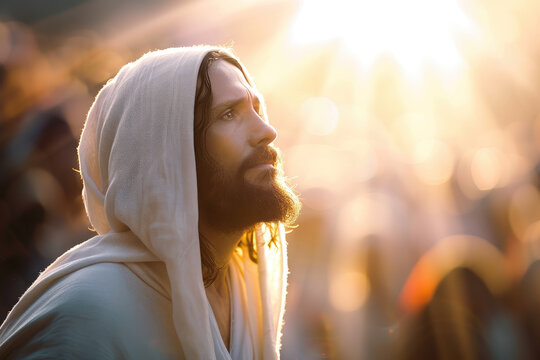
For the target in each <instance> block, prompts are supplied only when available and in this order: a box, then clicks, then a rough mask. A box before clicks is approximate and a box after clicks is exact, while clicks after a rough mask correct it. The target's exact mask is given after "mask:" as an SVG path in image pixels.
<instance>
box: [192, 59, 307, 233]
mask: <svg viewBox="0 0 540 360" xmlns="http://www.w3.org/2000/svg"><path fill="white" fill-rule="evenodd" d="M208 75H209V78H210V83H211V87H212V102H211V110H210V119H209V120H210V125H209V128H208V130H207V133H206V150H207V152H208V156H209V159H197V160H198V180H199V181H198V183H199V192H200V197H199V198H200V204H199V205H200V207H201V216H203V217H204V218H206V219H205V220H207V221H208V222H209V223H211V224H212V225H213V226H216V227H218V228H221V229H222V230H241V229H245V228H247V227H249V226H252V225H254V224H256V223H258V222H263V221H284V220H286V219H288V218H289V217H290V215H291V212H294V211H295V209H296V207H295V206H296V201H297V199H296V197H295V195H294V194H293V193H292V192H291V191H290V189H288V187H287V186H286V185H285V184H284V183H283V181H282V176H281V169H280V167H279V162H278V153H277V151H276V149H275V148H274V147H272V146H271V145H270V144H271V143H272V142H273V141H274V140H275V138H276V137H277V133H276V130H275V129H274V128H273V127H272V126H271V125H270V124H268V122H266V120H265V119H264V118H263V116H262V104H261V100H260V95H258V94H257V92H256V90H255V89H254V88H253V87H252V86H251V85H249V83H248V82H247V80H246V79H245V77H244V75H243V74H242V72H241V71H240V70H239V69H238V68H237V67H235V66H234V65H232V64H230V63H228V62H226V61H224V60H218V61H216V62H214V63H213V64H211V66H210V68H209V70H208Z"/></svg>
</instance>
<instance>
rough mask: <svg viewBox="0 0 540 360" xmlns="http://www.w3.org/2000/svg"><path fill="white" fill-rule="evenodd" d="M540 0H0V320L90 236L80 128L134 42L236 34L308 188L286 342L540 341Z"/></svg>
mask: <svg viewBox="0 0 540 360" xmlns="http://www.w3.org/2000/svg"><path fill="white" fill-rule="evenodd" d="M539 17H540V2H538V1H535V0H514V1H504V0H489V1H488V0H461V1H457V0H438V1H434V0H432V1H428V0H409V1H398V0H378V1H374V0H373V1H363V0H358V1H346V0H336V1H316V0H311V1H310V0H305V1H292V0H290V1H289V0H229V1H218V0H201V1H195V0H183V1H173V0H154V1H143V0H115V1H109V0H50V1H39V0H26V1H18V0H2V2H1V3H0V170H1V171H0V237H1V238H0V294H1V296H0V318H3V317H5V315H6V314H7V312H8V311H9V309H10V308H11V306H12V305H13V304H14V303H15V302H16V301H17V298H18V297H19V296H20V295H21V294H22V293H23V291H24V290H25V289H26V288H27V287H28V286H29V285H30V284H31V282H32V281H33V280H34V279H35V277H36V276H37V274H38V273H39V271H41V270H43V269H44V268H45V266H46V265H48V264H49V263H50V262H51V261H52V260H53V259H55V258H56V257H57V256H58V255H60V254H61V253H62V252H63V251H65V250H66V249H68V248H70V247H71V246H73V245H75V244H77V243H79V242H81V241H84V240H85V239H87V238H89V237H90V236H92V234H93V233H92V232H90V231H89V230H88V227H89V223H88V221H87V218H86V215H85V214H84V209H83V206H82V201H81V199H80V190H81V184H80V180H79V176H78V174H77V172H76V171H75V170H76V169H77V159H76V146H77V142H78V137H79V135H80V132H81V129H82V126H83V122H84V119H85V115H86V113H87V111H88V109H89V107H90V105H91V103H92V101H93V98H94V96H95V95H96V94H97V91H98V90H99V89H100V88H101V87H102V86H103V85H104V84H105V82H106V81H107V80H108V79H109V78H111V77H112V76H114V75H115V74H116V72H117V71H118V70H119V68H120V67H121V66H122V65H123V64H125V63H127V62H129V61H132V60H134V59H136V58H138V57H139V56H141V55H142V54H144V53H145V52H147V51H149V50H153V49H158V48H165V47H170V46H185V45H194V44H202V43H209V44H217V45H232V46H233V48H234V51H235V53H236V54H237V55H238V56H239V57H240V58H241V59H242V60H243V62H244V64H245V65H246V66H247V68H248V69H249V71H250V72H251V74H252V76H253V77H254V79H255V82H256V84H257V86H258V88H259V90H260V91H261V92H262V93H263V94H264V95H265V97H266V101H267V106H268V112H269V117H270V121H271V122H272V124H273V125H274V126H275V127H276V128H277V129H278V132H279V137H278V140H277V145H278V146H279V147H280V148H281V149H282V151H283V154H284V160H285V167H286V172H287V174H288V176H289V177H290V178H291V180H292V182H293V183H295V184H297V187H296V189H297V190H298V192H299V193H300V194H301V197H302V201H303V204H304V206H303V211H302V214H301V217H300V219H299V220H298V228H297V229H296V230H294V231H293V232H292V233H291V234H290V235H289V237H288V239H289V257H290V259H289V262H290V271H291V273H290V286H289V289H288V302H287V308H286V318H285V320H286V324H285V329H284V336H283V347H282V358H284V359H327V358H331V359H386V358H391V359H396V358H398V359H419V358H426V359H437V358H440V359H458V358H459V359H510V358H513V359H517V358H520V359H528V358H530V359H536V358H540V348H539V346H540V345H539V344H540V341H539V340H540V279H539V276H540V267H539V266H540V265H539V260H538V259H539V258H540V246H539V242H540V192H539V189H540V166H538V164H539V161H540V27H539V26H538V18H539Z"/></svg>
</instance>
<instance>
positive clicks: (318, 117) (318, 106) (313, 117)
mask: <svg viewBox="0 0 540 360" xmlns="http://www.w3.org/2000/svg"><path fill="white" fill-rule="evenodd" d="M301 111H302V115H303V116H302V118H303V123H304V127H305V129H306V131H307V132H309V133H311V134H313V135H319V136H324V135H328V134H330V133H331V132H332V131H334V129H335V128H336V126H337V123H338V118H339V112H338V109H337V107H336V105H335V104H334V103H333V102H332V100H330V99H328V98H325V97H311V98H309V99H307V100H306V101H304V103H303V104H302V109H301Z"/></svg>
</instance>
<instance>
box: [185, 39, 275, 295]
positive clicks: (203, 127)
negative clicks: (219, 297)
mask: <svg viewBox="0 0 540 360" xmlns="http://www.w3.org/2000/svg"><path fill="white" fill-rule="evenodd" d="M217 60H224V61H226V62H228V63H229V64H231V65H233V66H235V67H237V68H238V69H240V71H241V72H242V74H243V75H244V78H245V79H246V81H247V82H248V84H250V85H253V84H252V83H251V81H250V79H249V77H248V76H247V75H246V73H245V72H244V69H243V68H242V65H241V64H240V62H239V61H238V60H237V59H236V58H234V57H233V56H231V54H230V53H229V52H228V51H221V50H213V51H210V52H209V53H208V54H206V56H205V57H204V58H203V60H202V63H201V66H200V68H199V73H198V76H197V91H196V94H195V112H194V115H195V116H194V122H195V123H194V140H195V157H196V159H199V160H200V159H202V158H206V159H208V157H209V156H210V155H209V154H208V151H207V148H206V134H207V131H208V128H209V127H210V124H211V122H210V108H211V105H212V85H211V82H210V76H209V74H208V70H209V68H210V66H211V65H212V63H214V62H215V61H217ZM199 160H198V161H199ZM265 225H266V227H267V229H269V233H270V243H271V244H273V245H276V246H277V238H278V236H279V223H278V222H269V223H265ZM255 232H256V227H255V226H254V227H252V228H250V229H248V230H246V232H245V233H244V236H243V237H242V241H241V242H240V243H239V246H240V245H245V246H246V247H247V249H248V253H249V258H250V259H251V261H253V262H254V263H257V247H256V246H257V244H256V236H255V235H256V234H255ZM199 243H200V248H201V264H202V270H203V281H204V286H205V287H208V286H210V285H211V284H212V283H213V282H214V281H215V280H216V277H217V275H218V272H219V270H220V268H218V267H217V265H216V262H215V259H214V247H213V246H212V244H211V242H210V241H209V240H208V239H207V238H206V237H204V236H203V235H202V234H200V233H199Z"/></svg>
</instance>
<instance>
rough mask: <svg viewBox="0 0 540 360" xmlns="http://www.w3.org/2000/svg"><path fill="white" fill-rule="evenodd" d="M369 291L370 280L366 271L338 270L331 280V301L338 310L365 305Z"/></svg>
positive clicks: (355, 308) (351, 309)
mask: <svg viewBox="0 0 540 360" xmlns="http://www.w3.org/2000/svg"><path fill="white" fill-rule="evenodd" d="M369 291H370V286H369V280H368V278H367V277H366V275H365V274H364V273H361V272H358V271H342V272H337V273H336V274H335V275H334V276H333V277H332V279H331V281H330V294H329V295H330V302H331V304H332V306H333V307H334V308H335V309H336V310H338V311H342V312H351V311H355V310H358V309H359V308H360V307H361V306H362V305H364V302H365V301H366V298H367V296H368V295H369Z"/></svg>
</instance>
